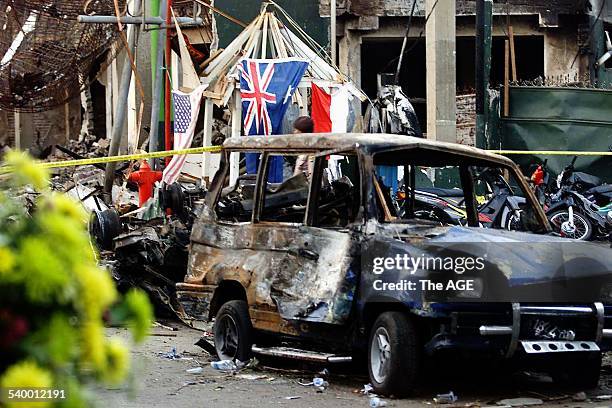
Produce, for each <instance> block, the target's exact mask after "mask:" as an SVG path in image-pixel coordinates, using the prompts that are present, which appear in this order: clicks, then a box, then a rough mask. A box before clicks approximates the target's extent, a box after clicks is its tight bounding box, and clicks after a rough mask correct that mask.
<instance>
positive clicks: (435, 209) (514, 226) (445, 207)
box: [393, 168, 526, 231]
mask: <svg viewBox="0 0 612 408" xmlns="http://www.w3.org/2000/svg"><path fill="white" fill-rule="evenodd" d="M475 181H476V183H479V184H480V185H481V186H482V187H483V188H484V189H486V191H485V193H486V196H485V195H483V196H481V197H482V202H481V204H479V205H478V221H479V223H480V225H481V226H482V227H485V228H498V229H507V230H513V231H518V230H521V229H522V227H521V211H522V208H521V206H522V205H523V204H524V203H525V202H526V200H525V198H523V197H518V196H515V195H514V194H513V192H512V188H511V187H510V185H509V184H508V183H507V182H506V180H505V179H504V178H503V175H502V173H501V170H500V169H497V168H484V169H480V171H479V172H477V174H476V175H475ZM400 184H403V183H400ZM409 193H410V189H409V188H408V194H409ZM394 198H395V199H394V200H393V201H394V202H395V207H396V211H397V214H398V216H399V217H400V218H403V217H404V205H403V203H404V200H405V199H406V191H405V189H404V187H402V188H400V190H399V191H398V192H397V193H396V195H395V197H394ZM414 211H415V216H416V217H418V218H422V219H431V220H435V221H440V222H442V223H444V224H451V225H467V213H466V210H465V206H464V199H463V191H461V190H459V189H445V188H437V187H421V188H418V189H417V190H415V209H414Z"/></svg>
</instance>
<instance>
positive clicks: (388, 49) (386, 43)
mask: <svg viewBox="0 0 612 408" xmlns="http://www.w3.org/2000/svg"><path fill="white" fill-rule="evenodd" d="M401 49H402V39H401V38H364V39H363V42H362V45H361V88H362V89H363V91H364V92H365V93H366V94H367V95H368V96H369V97H370V98H372V99H374V98H376V91H377V89H376V87H377V79H376V78H377V75H378V74H380V73H395V70H396V68H397V60H398V56H399V53H400V51H401ZM407 50H408V52H407V53H406V55H404V61H403V63H402V69H401V71H400V77H399V84H400V85H401V87H402V90H403V91H404V93H405V94H406V95H407V96H408V97H409V98H410V99H411V101H412V104H413V106H414V110H415V111H416V114H417V117H418V118H419V122H420V123H421V127H422V128H425V124H426V123H427V122H426V116H425V115H426V113H425V111H426V106H425V93H426V86H425V40H424V38H421V39H420V40H417V39H416V38H411V39H409V41H408V46H407Z"/></svg>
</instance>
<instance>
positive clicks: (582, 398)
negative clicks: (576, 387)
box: [572, 391, 587, 402]
mask: <svg viewBox="0 0 612 408" xmlns="http://www.w3.org/2000/svg"><path fill="white" fill-rule="evenodd" d="M572 400H574V401H577V402H581V401H586V400H587V395H586V393H585V392H584V391H580V392H577V393H575V394H574V395H572Z"/></svg>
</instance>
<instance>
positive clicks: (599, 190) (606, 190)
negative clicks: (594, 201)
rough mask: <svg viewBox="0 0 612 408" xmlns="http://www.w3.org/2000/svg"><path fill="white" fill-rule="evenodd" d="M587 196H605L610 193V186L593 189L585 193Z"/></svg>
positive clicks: (604, 185)
mask: <svg viewBox="0 0 612 408" xmlns="http://www.w3.org/2000/svg"><path fill="white" fill-rule="evenodd" d="M586 193H587V194H606V193H612V184H603V185H601V186H597V187H593V188H591V189H589V190H587V192H586Z"/></svg>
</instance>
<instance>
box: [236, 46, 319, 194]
mask: <svg viewBox="0 0 612 408" xmlns="http://www.w3.org/2000/svg"><path fill="white" fill-rule="evenodd" d="M238 68H239V72H240V94H241V97H242V123H243V125H244V134H245V135H249V136H252V135H277V134H279V133H280V132H281V127H282V123H283V116H285V112H286V111H287V108H288V107H289V104H290V103H291V97H292V96H293V93H294V92H295V89H296V88H297V86H298V84H299V83H300V80H301V79H302V76H304V73H305V72H306V69H307V68H308V62H307V61H306V60H301V59H298V58H285V59H275V60H256V59H247V58H245V59H242V60H241V61H240V62H239V64H238ZM258 161H259V155H258V154H255V153H252V154H247V155H246V165H247V173H249V174H254V173H257V165H258ZM268 181H269V182H271V183H279V182H281V181H283V159H282V157H273V158H272V162H271V163H270V167H269V170H268Z"/></svg>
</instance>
